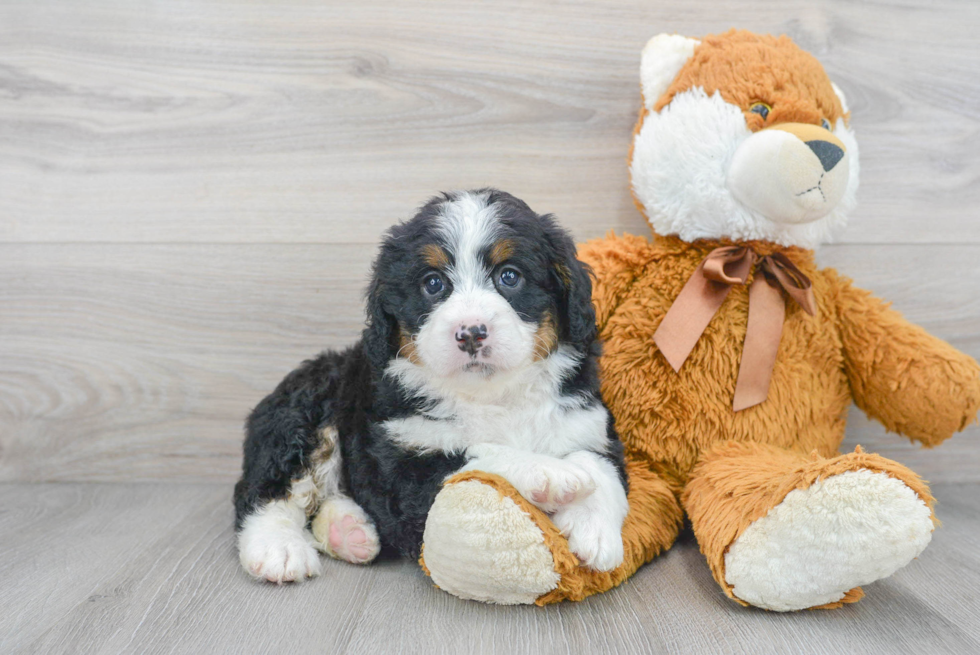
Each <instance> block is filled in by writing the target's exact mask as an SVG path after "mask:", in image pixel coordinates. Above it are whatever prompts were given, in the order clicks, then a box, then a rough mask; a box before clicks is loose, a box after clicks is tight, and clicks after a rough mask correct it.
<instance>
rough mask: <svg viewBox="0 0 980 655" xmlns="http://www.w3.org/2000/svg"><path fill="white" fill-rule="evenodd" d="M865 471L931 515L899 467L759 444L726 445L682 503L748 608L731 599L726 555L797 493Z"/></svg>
mask: <svg viewBox="0 0 980 655" xmlns="http://www.w3.org/2000/svg"><path fill="white" fill-rule="evenodd" d="M861 469H863V470H868V471H874V472H878V473H885V474H886V475H888V476H890V477H893V478H896V479H898V480H901V481H902V482H904V483H905V485H906V486H908V487H909V488H910V489H911V490H912V491H914V492H915V493H916V494H917V495H918V496H919V498H921V499H922V500H923V501H924V502H925V503H926V505H928V506H929V508H930V509H932V507H933V506H934V505H935V499H934V498H933V497H932V495H931V494H930V493H929V488H928V487H927V486H926V484H925V483H924V482H923V481H922V480H921V479H920V478H919V476H917V475H916V474H915V473H913V472H912V471H910V470H909V469H907V468H906V467H904V466H902V465H901V464H898V463H896V462H893V461H891V460H888V459H885V458H884V457H881V456H879V455H875V454H871V453H865V452H864V451H863V450H861V449H860V448H858V449H857V450H856V451H855V452H853V453H850V454H848V455H840V456H838V457H833V458H830V459H828V458H824V457H821V456H820V455H818V454H817V453H816V452H814V453H811V454H810V456H806V455H803V454H801V453H799V452H794V451H791V450H784V449H782V448H776V447H773V446H768V445H765V444H761V443H738V442H735V441H728V442H725V443H722V444H720V445H719V446H717V447H716V448H713V449H712V450H711V451H709V452H708V453H705V455H704V457H702V458H701V460H700V461H699V462H698V464H697V466H695V468H694V470H693V471H692V472H691V476H690V478H689V481H688V484H687V486H686V487H685V488H684V493H683V494H682V497H681V498H682V502H683V504H684V509H685V511H686V512H687V515H688V516H689V517H690V518H691V525H692V527H693V528H694V535H695V537H697V540H698V544H699V545H700V546H701V552H702V553H703V554H704V555H705V556H706V557H707V558H708V565H709V566H710V567H711V573H712V574H713V575H714V577H715V581H717V582H718V584H719V585H721V588H722V589H724V591H725V593H726V594H727V595H728V597H729V598H732V599H734V600H735V601H736V602H738V603H740V604H742V605H748V603H746V602H744V601H742V600H741V599H739V598H737V597H736V596H735V594H734V593H732V587H731V585H729V584H728V583H727V582H726V581H725V553H727V552H728V548H729V546H731V544H733V543H734V542H735V540H736V539H738V537H739V536H741V534H742V533H743V532H744V531H745V529H746V528H748V527H749V525H750V524H751V523H752V522H753V521H755V520H756V519H760V518H762V517H763V516H765V515H766V514H768V513H769V510H771V509H772V508H773V507H775V506H776V505H778V504H779V503H781V502H782V501H783V499H784V498H786V495H787V494H788V493H789V492H791V491H793V490H794V489H807V488H809V487H810V485H812V484H813V483H814V482H816V481H817V480H821V479H824V478H827V477H830V476H832V475H839V474H841V473H845V472H847V471H857V470H861ZM933 523H936V518H935V514H933ZM859 592H860V589H854V590H851V592H849V593H848V594H847V595H846V596H845V599H844V600H842V601H841V602H840V603H832V604H830V605H825V606H822V607H823V608H824V609H828V608H833V607H839V606H840V604H841V603H847V602H854V601H856V600H858V599H859V598H860V593H859Z"/></svg>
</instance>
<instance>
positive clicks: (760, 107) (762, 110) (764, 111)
mask: <svg viewBox="0 0 980 655" xmlns="http://www.w3.org/2000/svg"><path fill="white" fill-rule="evenodd" d="M749 111H750V112H752V113H753V114H759V116H762V120H766V119H767V118H769V112H770V111H772V107H770V106H769V105H767V104H766V103H764V102H757V103H755V104H754V105H752V106H751V107H749Z"/></svg>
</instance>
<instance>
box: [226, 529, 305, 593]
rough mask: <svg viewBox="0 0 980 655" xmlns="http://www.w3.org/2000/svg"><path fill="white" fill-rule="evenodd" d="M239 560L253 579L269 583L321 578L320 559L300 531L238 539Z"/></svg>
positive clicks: (282, 531)
mask: <svg viewBox="0 0 980 655" xmlns="http://www.w3.org/2000/svg"><path fill="white" fill-rule="evenodd" d="M238 548H239V553H238V554H239V559H240V560H241V563H242V566H243V567H245V570H246V571H248V572H249V574H250V575H252V576H254V577H256V578H260V579H262V578H264V579H266V580H268V581H269V582H276V583H283V582H302V581H303V580H305V579H306V578H312V577H315V576H318V575H320V556H319V554H318V553H317V552H316V549H315V548H313V546H312V545H311V544H310V543H309V541H308V540H307V539H306V538H305V537H304V535H303V534H302V532H300V531H299V530H295V531H287V530H281V531H276V532H274V533H271V534H265V535H263V534H246V533H244V532H243V533H242V535H240V537H239V545H238Z"/></svg>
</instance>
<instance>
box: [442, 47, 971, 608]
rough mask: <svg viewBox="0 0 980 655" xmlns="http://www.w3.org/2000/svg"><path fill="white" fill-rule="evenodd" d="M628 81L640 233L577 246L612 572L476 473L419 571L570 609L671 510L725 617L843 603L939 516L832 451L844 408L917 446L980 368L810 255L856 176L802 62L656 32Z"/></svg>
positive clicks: (922, 500) (874, 461)
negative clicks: (618, 500)
mask: <svg viewBox="0 0 980 655" xmlns="http://www.w3.org/2000/svg"><path fill="white" fill-rule="evenodd" d="M641 78H642V79H641V81H642V91H643V99H644V104H643V109H642V110H641V112H640V119H639V122H638V123H637V126H636V130H635V132H634V142H633V147H632V149H631V151H630V173H631V178H632V185H633V193H634V198H635V200H636V204H637V206H638V207H639V209H640V211H641V212H643V214H644V215H645V216H646V217H647V218H648V220H649V221H650V224H651V226H652V227H653V230H654V238H653V241H650V240H648V239H646V238H641V237H635V236H625V237H621V238H617V237H609V238H607V239H603V240H598V241H592V242H590V243H587V244H585V245H584V246H582V247H581V248H580V257H581V258H582V259H583V260H584V261H585V262H587V263H588V264H590V265H591V266H592V269H593V271H594V272H595V286H594V291H593V299H594V301H595V305H596V310H597V317H598V321H599V327H600V331H601V336H602V339H603V341H604V354H603V358H602V375H603V395H604V398H605V400H606V402H607V403H608V405H609V407H610V409H611V410H612V412H613V415H614V417H615V419H616V427H617V429H618V431H619V434H620V436H621V437H622V439H623V442H624V443H625V445H626V452H627V460H628V470H629V474H630V492H629V501H630V514H629V516H628V517H627V519H626V524H625V525H624V530H623V539H624V546H625V553H626V559H625V561H624V563H623V564H622V566H621V567H619V568H618V569H616V570H614V571H612V572H610V573H597V572H594V571H591V570H589V569H586V568H584V567H580V566H578V562H577V561H576V559H575V557H574V555H572V554H571V553H570V552H569V550H568V546H567V543H566V542H565V540H564V538H563V537H562V536H561V534H560V533H559V532H558V531H557V530H556V529H555V528H554V526H553V525H552V524H551V522H550V521H549V519H548V517H547V516H546V515H544V514H543V513H541V512H540V511H539V510H537V509H536V508H534V507H533V506H532V505H530V503H528V502H526V501H525V500H524V499H523V498H521V497H520V496H519V495H518V494H517V493H516V492H515V491H514V490H513V488H511V487H510V485H509V484H507V483H506V482H505V481H503V480H502V479H500V478H496V477H494V476H490V475H487V474H484V473H479V472H470V473H465V474H462V475H460V476H457V477H456V478H454V479H452V480H450V481H449V482H448V483H447V485H446V486H445V488H444V489H443V490H442V492H440V495H439V496H438V498H437V499H436V502H435V504H434V506H433V508H432V511H431V513H430V515H429V519H428V523H427V527H426V534H425V550H424V555H423V566H424V567H426V570H427V571H428V572H429V573H430V575H431V576H432V577H433V579H434V580H435V582H436V583H437V584H438V585H439V586H440V587H442V588H443V589H446V590H447V591H449V592H450V593H454V594H456V595H459V596H462V597H465V598H476V599H480V600H485V601H490V602H502V603H521V602H524V603H528V602H536V603H538V604H544V603H549V602H554V601H558V600H563V599H574V600H578V599H581V598H583V597H585V596H587V595H589V594H592V593H596V592H599V591H605V590H607V589H609V588H611V587H612V586H615V585H617V584H619V583H620V582H621V581H623V580H625V579H626V578H627V577H628V576H629V575H631V574H632V573H633V572H635V571H636V569H637V568H638V567H639V566H640V565H642V564H643V563H645V562H647V561H649V560H650V559H652V558H653V557H654V556H655V555H657V554H658V553H660V552H662V551H663V550H665V549H667V548H669V547H670V546H671V544H672V543H673V541H674V539H675V538H676V536H677V533H678V531H679V529H680V527H681V524H682V521H683V517H684V515H685V514H686V515H687V516H688V517H689V518H690V520H691V523H692V525H693V528H694V534H695V536H696V537H697V540H698V543H699V545H700V547H701V551H702V552H703V553H704V555H705V556H706V557H707V559H708V565H709V566H710V567H711V570H712V572H713V574H714V577H715V579H716V580H717V582H718V584H719V585H721V587H722V589H723V590H724V592H725V593H726V594H727V595H728V596H729V597H731V598H733V599H735V600H736V601H737V602H739V603H741V604H743V605H755V606H758V607H764V608H767V609H771V610H780V611H785V610H797V609H804V608H813V607H838V606H840V605H841V604H842V603H848V602H854V601H856V600H858V599H859V598H860V597H861V595H862V592H861V589H860V585H862V584H866V583H870V582H872V581H874V580H877V579H880V578H882V577H885V576H888V575H891V574H892V573H893V572H894V571H896V570H897V569H899V568H901V567H902V566H904V565H906V564H907V563H908V562H909V561H911V560H912V559H913V558H914V557H916V556H917V555H918V554H919V553H920V552H921V551H922V550H923V549H924V548H925V547H926V545H927V544H928V543H929V540H930V538H931V533H932V530H933V526H934V521H935V518H934V515H933V513H932V505H933V502H934V500H933V498H932V496H931V495H930V493H929V489H928V487H927V486H926V484H925V483H924V482H923V481H922V480H920V479H919V478H918V476H916V475H915V473H913V472H912V471H910V470H909V469H907V468H906V467H904V466H902V465H901V464H898V463H897V462H893V461H890V460H888V459H885V458H884V457H880V456H878V455H874V454H870V453H865V452H863V451H861V449H858V450H856V451H855V452H853V453H847V454H843V455H842V454H840V453H839V452H838V447H839V446H840V443H841V441H842V440H843V438H844V424H845V419H846V414H847V408H848V406H849V405H850V403H851V401H852V400H853V401H854V402H855V403H856V404H857V405H858V406H859V407H860V408H862V409H863V410H864V411H865V412H867V413H868V414H869V415H871V416H873V417H875V418H877V419H878V420H880V421H881V422H882V423H883V424H884V425H885V426H886V427H887V428H888V429H889V430H892V431H895V432H901V433H902V434H904V435H906V436H908V437H910V438H912V439H914V440H917V441H920V442H921V443H923V444H924V445H926V446H934V445H937V444H939V443H940V442H942V441H943V440H944V439H947V438H948V437H950V436H951V435H952V434H953V433H954V432H956V431H958V430H961V429H963V428H964V427H965V426H966V425H967V424H968V423H970V422H971V421H972V420H973V419H974V417H975V415H976V413H977V410H978V407H980V369H978V367H977V364H976V362H974V361H973V360H972V359H971V358H970V357H967V356H966V355H964V354H962V353H959V352H957V351H956V350H954V349H953V348H952V347H950V346H949V345H947V344H946V343H944V342H942V341H940V340H938V339H936V338H935V337H932V336H930V335H929V334H927V333H926V332H925V331H923V330H922V329H920V328H918V327H916V326H914V325H911V324H909V323H908V322H906V321H905V320H904V319H903V318H902V317H901V316H900V315H899V314H898V313H897V312H895V311H893V310H891V309H889V308H888V307H887V305H886V304H884V303H882V302H881V301H879V300H878V299H876V298H873V297H872V296H871V295H869V294H868V293H867V292H865V291H862V290H860V289H857V288H855V287H854V286H852V284H851V282H850V281H849V280H848V279H847V278H844V277H842V276H840V275H838V274H837V272H836V271H834V270H831V269H819V268H817V266H816V264H815V263H814V257H813V248H815V247H816V246H818V245H819V244H820V243H822V242H825V241H827V240H829V239H830V238H832V236H833V235H834V234H835V233H836V232H838V231H839V230H840V229H841V228H842V227H843V226H844V224H845V222H846V220H847V215H848V213H849V212H850V211H851V209H852V208H853V206H854V195H855V191H856V188H857V182H858V151H857V143H856V141H855V139H854V135H853V132H852V131H851V129H850V126H849V114H848V111H847V106H846V104H845V100H844V97H843V94H842V93H841V92H840V90H839V89H838V88H837V87H836V86H834V85H833V84H832V83H831V81H830V79H829V78H828V77H827V74H826V73H825V72H824V70H823V68H822V67H821V65H820V64H819V62H817V60H816V59H814V58H813V57H812V56H810V55H808V54H807V53H805V52H803V51H802V50H800V49H799V48H798V47H797V46H796V45H794V44H793V43H792V41H790V40H789V39H788V38H786V37H781V38H773V37H770V36H760V35H756V34H751V33H748V32H738V31H731V32H728V33H726V34H722V35H719V36H711V37H706V38H705V39H703V40H701V41H698V40H695V39H689V38H685V37H681V36H676V35H673V36H671V35H660V36H657V37H654V38H653V39H651V41H650V42H649V43H648V44H647V46H646V48H645V49H644V52H643V59H642V65H641Z"/></svg>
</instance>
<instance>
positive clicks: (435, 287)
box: [422, 273, 446, 296]
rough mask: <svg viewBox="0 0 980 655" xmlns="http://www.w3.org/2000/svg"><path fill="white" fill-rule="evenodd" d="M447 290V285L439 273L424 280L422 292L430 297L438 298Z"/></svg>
mask: <svg viewBox="0 0 980 655" xmlns="http://www.w3.org/2000/svg"><path fill="white" fill-rule="evenodd" d="M445 288H446V283H445V282H443V281H442V276H441V275H439V274H438V273H429V274H428V275H426V276H425V277H424V278H423V279H422V291H424V292H425V293H426V294H428V295H430V296H438V295H439V294H440V293H442V292H443V290H444V289H445Z"/></svg>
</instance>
